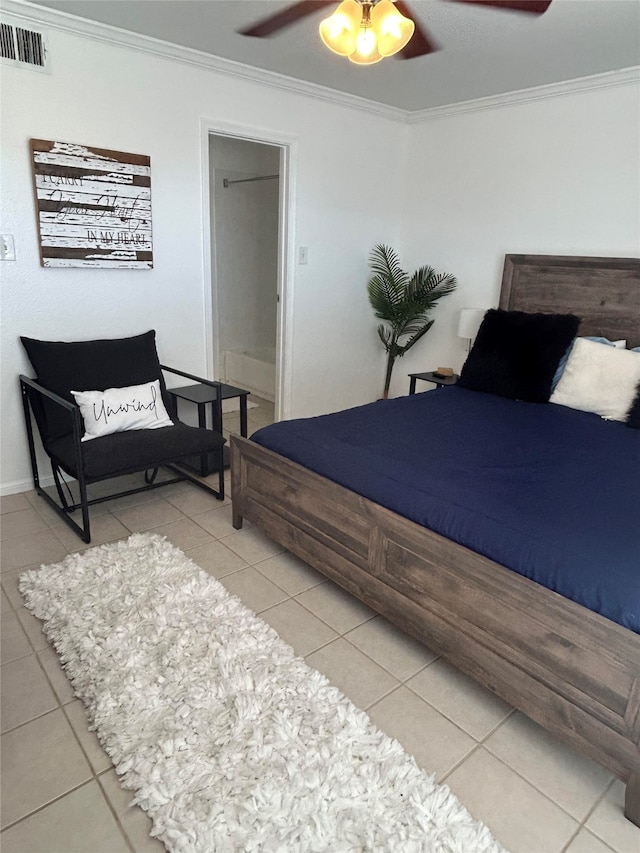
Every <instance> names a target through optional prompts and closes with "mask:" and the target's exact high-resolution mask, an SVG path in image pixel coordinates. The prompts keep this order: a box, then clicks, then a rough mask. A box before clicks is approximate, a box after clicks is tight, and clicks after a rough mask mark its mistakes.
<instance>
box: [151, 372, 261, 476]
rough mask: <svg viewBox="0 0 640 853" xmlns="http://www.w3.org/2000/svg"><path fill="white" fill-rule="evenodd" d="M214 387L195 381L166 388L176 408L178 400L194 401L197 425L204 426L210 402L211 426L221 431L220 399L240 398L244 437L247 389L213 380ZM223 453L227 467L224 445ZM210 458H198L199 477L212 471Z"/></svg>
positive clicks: (244, 435)
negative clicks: (179, 386) (190, 383)
mask: <svg viewBox="0 0 640 853" xmlns="http://www.w3.org/2000/svg"><path fill="white" fill-rule="evenodd" d="M214 386H215V387H212V386H211V385H203V384H202V383H197V384H195V385H184V386H183V387H181V388H167V391H168V392H169V394H171V396H172V397H173V398H174V400H175V402H176V409H177V407H178V400H187V401H188V402H189V403H195V404H196V406H197V407H198V426H199V427H206V426H207V406H208V405H209V404H211V426H212V428H213V429H214V430H216V431H217V432H220V433H221V432H222V401H223V400H230V399H232V398H233V397H239V398H240V434H241V435H242V436H243V437H245V438H246V436H247V397H248V396H249V393H250V392H249V391H245V389H244V388H236V387H235V386H234V385H227V384H226V383H224V382H215V383H214ZM223 453H224V467H225V468H228V467H229V464H230V463H229V448H228V447H225V448H224V449H223ZM211 463H212V460H211V459H209V458H208V457H207V456H206V455H205V456H203V457H202V458H201V460H200V466H199V468H198V470H197V473H199V474H200V476H201V477H206V476H207V475H208V474H211V473H212V467H211ZM190 467H192V468H196V467H197V466H195V465H192V466H190Z"/></svg>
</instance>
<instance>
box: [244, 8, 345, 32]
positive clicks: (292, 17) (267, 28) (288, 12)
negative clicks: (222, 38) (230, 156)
mask: <svg viewBox="0 0 640 853" xmlns="http://www.w3.org/2000/svg"><path fill="white" fill-rule="evenodd" d="M334 4H335V0H300V2H299V3H294V4H293V5H291V6H287V7H286V8H285V9H283V10H282V11H281V12H276V13H275V15H269V17H267V18H263V19H262V20H260V21H256V23H255V24H252V25H251V26H250V27H247V28H246V29H244V30H238V32H239V33H240V35H242V36H254V37H255V38H266V37H267V36H271V35H273V34H274V33H275V32H277V31H278V30H282V29H284V28H285V27H289V26H291V24H295V23H296V22H297V21H299V20H301V19H302V18H306V17H307V15H312V14H313V13H314V12H316V11H317V10H318V9H322V8H324V7H325V6H333V5H334Z"/></svg>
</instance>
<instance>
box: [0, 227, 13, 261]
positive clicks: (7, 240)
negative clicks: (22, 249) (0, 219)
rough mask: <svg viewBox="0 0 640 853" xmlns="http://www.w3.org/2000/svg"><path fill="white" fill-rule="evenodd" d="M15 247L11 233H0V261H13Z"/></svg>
mask: <svg viewBox="0 0 640 853" xmlns="http://www.w3.org/2000/svg"><path fill="white" fill-rule="evenodd" d="M15 259H16V247H15V243H14V242H13V235H12V234H0V261H15Z"/></svg>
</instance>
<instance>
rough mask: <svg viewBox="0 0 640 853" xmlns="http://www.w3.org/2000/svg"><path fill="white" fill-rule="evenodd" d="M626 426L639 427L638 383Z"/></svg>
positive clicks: (639, 391) (639, 387)
mask: <svg viewBox="0 0 640 853" xmlns="http://www.w3.org/2000/svg"><path fill="white" fill-rule="evenodd" d="M627 426H630V427H633V428H634V429H640V385H638V390H637V393H636V396H635V398H634V400H633V403H632V404H631V408H630V409H629V414H628V415H627Z"/></svg>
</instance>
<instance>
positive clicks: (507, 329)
mask: <svg viewBox="0 0 640 853" xmlns="http://www.w3.org/2000/svg"><path fill="white" fill-rule="evenodd" d="M579 324H580V319H579V318H578V317H576V316H575V315H574V314H528V313H525V312H524V311H503V310H501V309H496V308H492V309H490V310H489V311H487V313H486V314H485V316H484V320H483V321H482V325H481V326H480V329H479V330H478V335H477V337H476V340H475V343H474V345H473V347H472V348H471V352H470V353H469V357H468V358H467V360H466V362H465V364H464V366H463V368H462V371H461V374H460V379H459V380H458V385H459V386H461V387H462V388H469V389H471V390H472V391H485V392H486V393H488V394H497V395H498V396H500V397H511V398H512V399H514V400H526V401H528V402H530V403H546V402H548V400H549V397H550V396H551V384H552V382H553V376H554V373H555V370H556V368H557V367H558V364H559V363H560V359H561V358H562V356H563V355H564V353H565V351H566V349H567V347H568V346H569V344H570V343H571V341H572V340H573V339H574V338H575V336H576V333H577V331H578V326H579Z"/></svg>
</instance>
